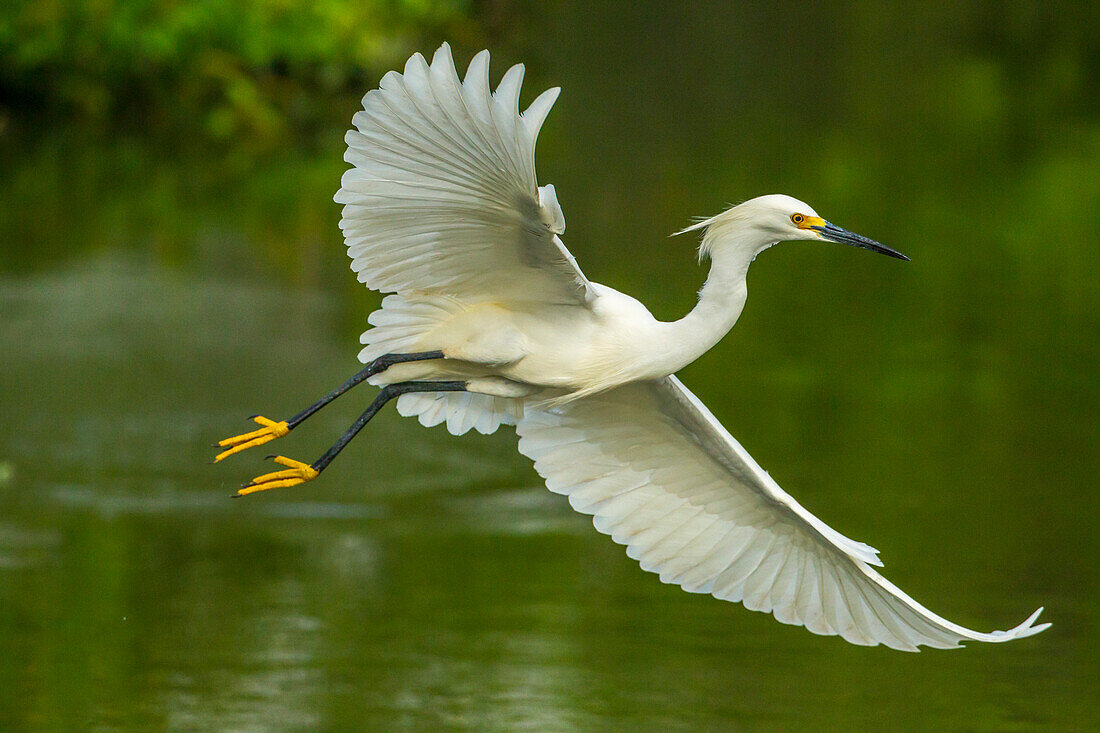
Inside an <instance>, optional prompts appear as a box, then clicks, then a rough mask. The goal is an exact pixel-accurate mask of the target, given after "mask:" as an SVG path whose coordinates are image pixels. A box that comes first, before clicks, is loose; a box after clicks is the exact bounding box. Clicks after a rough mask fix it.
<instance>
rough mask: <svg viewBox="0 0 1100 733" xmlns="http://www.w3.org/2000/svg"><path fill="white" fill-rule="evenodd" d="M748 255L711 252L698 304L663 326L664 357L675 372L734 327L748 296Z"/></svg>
mask: <svg viewBox="0 0 1100 733" xmlns="http://www.w3.org/2000/svg"><path fill="white" fill-rule="evenodd" d="M751 262H752V254H749V255H746V256H740V253H739V252H738V251H736V250H727V249H712V250H711V266H710V273H709V274H708V275H707V281H706V283H705V284H704V285H703V288H702V290H700V291H699V302H698V303H696V304H695V307H694V308H692V310H691V312H690V313H688V314H687V315H686V316H684V317H683V318H681V319H680V320H678V321H674V322H672V323H669V324H667V326H668V329H669V331H670V333H669V334H668V336H669V339H668V343H669V344H670V345H671V348H670V349H669V353H668V356H669V358H670V362H673V363H670V364H669V366H672V367H673V369H672V370H671V371H676V370H678V369H680V368H682V367H684V366H687V365H688V364H690V363H691V362H693V361H695V360H696V359H698V358H699V357H700V356H702V355H703V354H705V353H706V352H707V351H709V350H710V348H711V347H712V346H714V345H715V344H716V343H718V342H719V341H720V340H721V339H722V337H723V336H725V335H726V334H727V333H728V332H729V330H730V329H731V328H733V324H735V323H737V319H738V317H740V315H741V309H742V308H744V306H745V298H746V297H747V296H748V288H747V286H746V282H745V277H746V275H747V274H748V270H749V264H750V263H751Z"/></svg>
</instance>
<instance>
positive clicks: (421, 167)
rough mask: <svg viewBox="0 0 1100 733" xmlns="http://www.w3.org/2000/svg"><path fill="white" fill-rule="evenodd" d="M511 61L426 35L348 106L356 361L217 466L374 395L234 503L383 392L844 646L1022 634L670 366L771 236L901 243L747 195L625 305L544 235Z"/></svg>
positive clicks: (557, 230)
mask: <svg viewBox="0 0 1100 733" xmlns="http://www.w3.org/2000/svg"><path fill="white" fill-rule="evenodd" d="M522 78H523V67H522V66H521V65H517V66H513V67H512V68H511V69H509V70H508V72H507V73H506V74H505V75H504V77H503V79H502V80H501V82H500V84H499V86H498V87H497V89H496V91H495V92H491V90H490V87H489V54H488V52H487V51H482V52H481V53H479V54H477V55H476V56H474V58H473V60H472V61H471V63H470V66H469V70H468V71H467V72H466V76H465V79H459V77H458V74H457V72H456V70H455V65H454V61H453V60H452V58H451V51H450V48H449V47H448V46H447V45H446V44H444V45H443V46H442V47H441V48H440V49H439V50H438V51H437V52H436V54H435V56H434V58H433V59H432V62H431V64H430V65H429V64H428V63H427V62H426V61H425V59H424V58H423V57H422V56H421V55H420V54H416V55H414V56H413V57H412V58H410V59H409V60H408V62H407V63H406V65H405V69H404V73H403V74H400V73H397V72H394V71H391V72H389V73H388V74H386V75H385V76H384V77H383V78H382V81H381V83H380V85H379V89H377V90H374V91H371V92H369V93H368V94H367V95H366V96H365V97H364V98H363V110H362V111H360V112H358V113H357V114H356V115H355V116H354V118H353V123H354V125H355V129H354V130H351V131H350V132H348V134H347V138H346V140H347V144H348V150H347V154H346V156H345V159H346V160H347V162H348V163H350V164H351V165H352V166H353V167H352V168H351V169H350V170H348V171H347V172H346V173H345V174H344V177H343V181H342V187H341V189H340V191H339V192H338V193H337V194H336V197H335V198H336V201H337V202H338V203H341V204H343V205H344V209H343V219H342V220H341V222H340V226H341V228H342V229H343V232H344V236H345V240H346V243H347V248H348V254H349V255H350V256H351V260H352V263H351V267H352V270H354V271H355V272H357V273H358V277H359V280H360V281H361V282H363V283H364V284H365V285H366V286H367V287H369V288H371V289H374V290H378V291H380V292H382V293H388V295H387V296H386V297H385V298H384V299H383V300H382V307H381V309H379V310H376V311H375V312H374V313H372V314H371V315H370V317H369V318H368V321H369V323H371V324H372V325H373V326H374V328H372V329H370V330H368V331H367V332H366V333H364V334H363V338H362V341H363V343H364V344H365V347H364V348H363V350H362V351H361V352H360V354H359V359H360V361H362V362H364V363H365V364H367V367H366V368H365V369H363V370H362V371H360V372H359V373H358V374H356V375H355V376H354V377H352V378H351V379H350V380H348V381H347V382H346V383H345V384H344V385H342V386H341V387H339V388H337V389H336V390H334V391H333V392H332V393H331V394H329V395H328V396H326V397H325V398H324V399H322V400H320V401H319V402H317V403H316V404H314V405H312V406H310V407H309V408H307V409H306V410H304V411H303V412H302V413H300V414H298V415H296V416H294V417H293V418H291V419H289V420H285V421H278V422H277V421H275V420H269V419H267V418H264V417H260V416H256V417H255V418H254V419H255V420H256V422H257V423H259V424H260V425H261V426H262V427H261V428H260V429H259V430H256V431H253V432H251V433H246V434H244V435H240V436H236V437H234V438H228V439H226V440H223V441H221V442H220V443H219V445H221V446H222V447H224V448H226V449H227V450H225V451H224V452H222V453H221V454H219V456H218V457H217V459H215V460H220V459H222V458H224V457H226V456H228V455H231V454H233V453H236V452H239V451H241V450H243V449H245V448H248V447H251V446H254V445H260V444H262V443H265V442H267V441H269V440H272V439H274V438H277V437H280V436H282V435H285V434H286V433H287V432H289V431H290V430H292V429H293V428H294V427H296V426H297V425H298V424H300V423H301V422H302V421H303V420H304V419H305V418H307V417H309V416H310V415H311V414H313V413H314V412H316V411H317V410H318V409H320V408H321V407H323V406H324V405H326V404H328V403H329V402H331V401H332V400H333V399H335V398H336V397H337V396H339V395H340V394H343V393H344V392H345V391H347V390H348V389H350V388H351V387H353V386H355V385H357V384H359V383H361V382H363V381H369V382H370V383H372V384H375V385H378V386H381V387H382V391H381V393H380V394H379V396H378V397H377V398H376V399H375V401H374V402H373V403H372V404H371V406H370V407H369V408H368V409H367V410H366V412H364V413H363V415H362V416H361V417H360V418H359V419H358V420H357V421H356V422H355V423H354V424H353V425H352V426H351V427H350V428H349V429H348V431H347V432H346V433H345V434H344V435H343V436H341V438H340V439H339V440H338V441H337V443H336V444H335V445H334V446H333V447H332V448H331V449H330V450H329V451H328V452H327V453H326V454H325V455H324V456H322V457H321V458H320V459H318V460H317V461H315V462H314V463H312V464H309V465H307V464H305V463H302V462H299V461H295V460H293V459H289V458H285V457H282V456H275V457H274V458H275V460H276V461H277V462H279V463H280V464H282V465H284V466H287V467H288V468H287V470H282V471H275V472H272V473H269V474H265V475H263V476H259V477H257V478H256V479H254V480H253V481H251V482H249V483H247V484H245V485H244V487H243V488H242V489H241V491H240V492H238V495H243V494H247V493H251V492H255V491H262V490H265V489H270V488H275V487H281V486H291V485H294V484H298V483H301V482H303V481H308V480H310V479H313V478H315V477H316V476H317V475H318V474H319V473H320V472H321V471H322V470H323V469H324V468H325V467H326V466H327V465H328V464H329V463H330V462H331V460H332V459H333V458H334V457H335V455H336V454H337V453H338V452H339V451H340V450H341V449H342V448H343V447H344V445H346V444H347V442H348V441H349V440H351V438H352V437H354V436H355V434H356V433H357V432H358V431H359V430H360V429H361V428H362V427H363V425H365V424H366V422H367V421H368V420H370V418H371V417H372V416H373V415H374V414H375V413H377V411H378V410H379V409H380V408H381V407H382V405H384V404H385V403H386V402H387V401H388V400H390V399H393V398H394V397H397V409H398V411H399V412H400V413H401V414H402V415H407V416H412V415H416V416H418V417H419V419H420V422H421V423H423V424H424V425H426V426H431V425H437V424H439V423H442V422H445V423H446V425H447V429H448V430H449V431H450V432H452V433H454V434H456V435H458V434H462V433H465V432H467V431H468V430H470V429H471V428H473V429H475V430H477V431H479V432H481V433H491V432H493V431H494V430H496V429H497V428H498V427H499V426H500V425H502V424H506V425H515V426H516V432H517V433H518V434H519V450H520V452H521V453H523V454H524V455H526V456H528V457H529V458H531V459H533V460H534V463H535V469H536V470H537V471H538V473H539V474H540V475H541V476H542V477H543V478H544V479H545V480H546V485H547V487H548V488H549V489H550V490H551V491H554V492H556V493H559V494H564V495H566V496H567V497H569V503H570V504H571V505H572V506H573V508H574V509H576V510H577V511H580V512H583V513H585V514H590V515H592V521H593V524H594V525H595V527H596V529H597V530H599V531H600V532H603V533H605V534H609V535H611V537H612V539H614V540H615V541H616V542H618V543H620V544H624V545H626V546H627V554H628V555H629V556H630V557H632V558H634V559H636V560H638V561H639V562H640V563H641V566H642V568H643V569H645V570H648V571H650V572H653V573H658V574H660V578H661V580H662V581H664V582H666V583H675V584H676V585H679V586H680V587H682V588H683V589H684V590H686V591H689V592H692V593H709V594H712V595H714V596H715V597H717V598H720V599H724V600H730V601H739V602H741V603H743V604H744V605H745V607H746V608H749V609H751V610H754V611H767V612H771V613H772V614H774V616H775V617H776V619H778V620H779V621H782V622H783V623H787V624H800V625H803V626H805V627H806V628H807V629H809V630H810V631H812V632H814V633H815V634H839V635H840V636H842V637H843V638H845V639H847V640H848V641H850V642H853V643H855V644H864V645H875V644H885V645H887V646H890V647H893V648H895V649H904V650H909V651H917V650H918V646H919V645H926V646H931V647H955V646H958V645H959V643H960V642H963V641H989V642H1001V641H1008V640H1011V639H1018V638H1022V637H1025V636H1031V635H1032V634H1036V633H1038V632H1040V631H1042V630H1043V629H1045V628H1047V627H1048V626H1049V624H1038V625H1036V624H1035V620H1036V618H1037V616H1038V615H1039V612H1040V611H1042V609H1041V608H1040V609H1039V610H1038V611H1036V612H1035V613H1033V614H1032V615H1031V616H1030V617H1028V619H1027V620H1026V621H1024V622H1023V623H1022V624H1020V625H1019V626H1017V627H1015V628H1014V629H1011V630H1009V631H994V632H991V633H982V632H978V631H971V630H970V629H966V628H963V627H962V626H959V625H957V624H954V623H951V622H950V621H948V620H946V619H944V618H941V617H940V616H937V615H936V614H934V613H932V612H931V611H929V610H928V609H927V608H925V607H924V606H922V605H920V604H919V603H917V602H916V601H915V600H913V599H912V598H910V597H909V596H908V595H906V594H905V593H903V592H902V591H901V590H900V589H898V588H897V587H896V586H894V585H893V584H892V583H890V582H889V581H888V580H886V579H885V578H883V577H882V576H881V575H879V574H878V573H877V572H876V571H875V570H874V569H873V568H872V567H871V566H872V565H881V564H882V563H881V562H880V561H879V559H878V552H877V551H876V550H875V549H874V548H872V547H869V546H867V545H865V544H862V543H860V542H856V541H854V540H851V539H848V538H847V537H845V536H843V535H841V534H840V533H839V532H837V531H836V530H834V529H832V528H830V527H829V526H827V525H826V524H825V523H824V522H822V521H821V520H820V519H818V518H817V517H815V516H814V515H812V514H811V513H810V512H808V511H807V510H806V509H804V508H803V507H802V506H801V505H800V504H799V503H798V502H797V501H795V500H794V499H793V498H792V497H791V496H789V495H788V494H787V493H786V492H784V491H783V490H782V489H781V488H780V487H779V485H778V484H776V482H775V481H773V480H772V478H771V477H770V476H769V475H768V474H767V473H766V472H765V471H764V470H763V469H761V468H760V466H759V465H757V463H756V461H754V460H753V459H752V457H751V456H749V454H748V453H747V452H746V451H745V449H744V448H742V447H741V445H740V444H739V443H738V442H737V441H736V440H734V438H733V436H731V435H730V434H729V433H728V432H727V431H726V430H725V428H723V427H722V425H721V424H720V423H719V422H718V420H717V419H715V417H714V416H713V415H712V414H711V413H710V411H709V410H707V408H706V407H705V406H704V405H703V403H702V402H700V401H699V399H698V398H697V397H696V396H695V395H693V394H692V393H691V392H690V391H689V390H688V389H687V387H685V386H684V385H683V384H682V383H681V382H680V380H679V379H677V378H676V376H675V372H676V371H677V370H679V369H681V368H682V367H684V366H686V365H687V364H690V363H691V362H693V361H694V360H695V359H697V358H699V357H700V356H702V355H703V354H704V353H706V351H707V350H709V349H710V348H711V347H712V346H714V345H715V344H716V343H717V342H718V341H719V339H721V338H722V337H723V336H724V335H725V334H726V332H727V331H729V329H730V328H731V327H732V326H733V325H734V323H735V322H736V321H737V318H738V316H739V315H740V313H741V309H742V307H743V306H744V304H745V297H746V286H745V276H746V272H747V271H748V268H749V264H750V263H751V262H752V261H753V259H754V258H755V257H756V256H757V255H758V254H760V252H762V251H763V250H765V249H767V248H768V247H771V246H772V245H773V244H776V243H777V242H781V241H789V240H800V239H802V240H813V241H827V242H842V243H845V244H851V245H855V246H857V247H863V248H865V249H870V250H873V251H876V252H881V253H883V254H887V255H890V256H893V257H897V258H900V259H907V258H906V257H905V256H904V255H902V254H901V253H899V252H896V251H895V250H892V249H890V248H889V247H886V246H884V245H882V244H879V243H877V242H874V241H872V240H870V239H867V238H865V237H861V236H859V235H857V234H853V233H851V232H848V231H846V230H844V229H841V228H840V227H837V226H834V225H833V224H830V223H829V222H827V221H825V220H824V219H822V218H821V217H819V216H818V215H817V213H816V212H815V211H814V210H813V209H812V208H810V207H809V206H808V205H806V204H804V203H802V202H801V201H798V200H796V199H793V198H791V197H789V196H781V195H771V196H761V197H759V198H755V199H752V200H750V201H746V202H744V203H742V204H740V205H737V206H734V207H732V208H730V209H729V210H727V211H725V212H723V213H721V214H718V215H717V216H714V217H712V218H710V219H707V220H705V221H701V222H699V223H698V224H695V225H694V226H691V227H688V229H686V230H684V231H689V230H701V231H702V232H703V237H702V245H701V247H700V249H699V255H700V258H704V257H705V258H709V259H710V262H711V265H710V274H709V275H708V277H707V280H706V284H705V285H704V286H703V288H702V290H701V291H700V293H699V302H698V304H697V305H696V306H695V308H694V309H693V310H692V311H691V312H690V313H688V314H687V315H686V316H684V317H683V318H681V319H680V320H678V321H674V322H671V323H665V322H661V321H658V320H656V319H655V318H654V317H653V316H652V315H651V314H650V313H649V311H648V310H647V309H646V308H645V306H644V305H642V304H641V303H640V302H638V301H637V300H635V299H634V298H631V297H630V296H628V295H624V294H623V293H620V292H617V291H616V290H613V289H611V288H609V287H607V286H604V285H599V284H597V283H593V282H591V281H589V280H588V279H587V278H586V277H585V276H584V275H583V274H582V273H581V271H580V269H579V268H578V266H577V263H576V260H575V259H574V258H573V256H572V255H570V254H569V251H568V250H567V249H566V248H565V245H564V244H563V243H562V241H561V239H560V238H559V237H558V235H559V234H562V233H563V232H564V231H565V217H564V215H563V214H562V210H561V207H560V206H559V205H558V201H557V196H556V193H555V190H554V187H553V186H549V185H548V186H541V187H539V186H538V184H537V182H536V178H535V163H534V153H535V139H536V137H537V136H538V132H539V128H540V127H541V126H542V123H543V121H544V120H545V119H546V116H547V113H548V112H549V111H550V107H551V106H552V105H553V103H554V101H555V99H556V98H557V96H558V92H559V90H558V89H556V88H555V89H550V90H548V91H546V92H544V93H543V94H541V95H540V96H539V97H538V98H537V99H535V101H534V102H532V103H531V105H530V106H529V107H528V108H527V110H526V111H524V112H522V113H521V112H520V111H519V105H518V102H519V92H520V83H521V81H522Z"/></svg>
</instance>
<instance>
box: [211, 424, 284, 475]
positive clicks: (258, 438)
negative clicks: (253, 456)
mask: <svg viewBox="0 0 1100 733" xmlns="http://www.w3.org/2000/svg"><path fill="white" fill-rule="evenodd" d="M252 419H253V420H255V421H256V423H257V424H259V425H263V427H262V428H260V429H259V430H253V431H252V432H251V433H244V434H243V435H234V436H233V437H232V438H226V439H225V440H219V441H218V446H219V447H222V448H229V450H225V451H222V452H221V453H219V454H218V455H216V456H214V463H217V462H218V461H220V460H221V459H223V458H228V457H229V456H231V455H233V454H234V453H240V452H241V451H243V450H244V449H245V448H254V447H256V446H257V445H263V444H264V443H267V442H269V441H272V440H275V439H276V438H281V437H283V436H284V435H286V434H287V433H289V432H290V427H289V426H288V425H287V424H286V421H285V420H284V421H282V422H275V421H274V420H268V419H267V418H266V417H263V416H262V415H256V416H255V417H253V418H252Z"/></svg>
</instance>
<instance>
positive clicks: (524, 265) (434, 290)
mask: <svg viewBox="0 0 1100 733" xmlns="http://www.w3.org/2000/svg"><path fill="white" fill-rule="evenodd" d="M522 81H523V66H522V65H516V66H513V67H512V68H511V69H509V70H508V72H507V73H506V74H505V75H504V78H503V79H502V80H501V82H500V85H499V86H498V87H497V89H496V92H492V93H491V92H490V89H489V52H488V51H482V52H481V53H479V54H477V55H476V56H474V58H473V61H471V62H470V68H469V70H468V71H467V72H466V79H465V80H464V81H462V80H459V78H458V73H457V72H456V71H455V66H454V61H453V60H452V58H451V49H450V47H448V46H447V44H443V46H441V47H440V48H439V50H438V51H436V53H435V56H434V58H433V59H432V63H431V66H429V65H428V64H427V62H426V61H425V60H424V57H423V56H421V55H420V54H415V55H414V56H413V57H412V58H410V59H409V60H408V62H407V63H406V64H405V72H404V74H399V73H397V72H395V71H391V72H390V73H388V74H386V75H385V76H384V77H383V78H382V81H381V83H380V84H379V88H378V89H376V90H373V91H371V92H369V93H368V94H367V95H366V96H365V97H364V98H363V110H362V111H361V112H358V113H356V115H355V117H354V118H353V120H352V121H353V123H354V125H355V127H356V129H355V130H351V131H349V132H348V134H347V138H346V140H347V143H348V151H347V154H346V155H345V160H347V162H348V163H351V164H352V165H353V166H354V167H353V168H352V169H351V170H349V171H347V172H346V173H345V174H344V177H343V180H342V181H341V184H342V187H341V188H340V191H339V192H338V193H337V194H336V197H335V198H336V201H337V203H341V204H344V215H343V218H342V219H341V220H340V228H341V229H343V231H344V239H345V242H346V244H347V247H348V254H349V255H350V256H351V258H352V263H351V268H352V270H354V271H355V272H357V273H358V277H359V280H360V281H361V282H363V283H365V284H366V285H367V287H370V288H372V289H374V290H379V291H381V292H383V293H401V294H408V293H412V292H415V293H419V294H424V293H427V294H433V295H446V296H451V297H455V298H459V299H463V300H485V299H492V300H496V301H504V302H509V301H537V302H549V303H565V304H577V305H583V304H585V303H586V302H587V301H588V300H590V299H591V298H592V297H593V293H592V290H591V287H590V284H589V282H588V281H587V280H586V279H585V277H584V275H583V274H582V273H581V271H580V269H579V268H578V267H577V264H576V261H575V260H574V259H573V257H572V255H570V254H569V251H568V250H567V249H566V248H565V245H564V244H562V241H561V240H560V239H559V238H558V236H557V235H558V234H560V233H562V232H563V231H565V217H564V216H563V215H562V212H561V207H560V206H558V202H557V196H556V193H555V191H554V187H553V186H543V187H542V188H539V187H538V185H537V183H536V180H535V139H536V138H537V137H538V132H539V128H540V127H541V126H542V123H543V120H545V119H546V115H547V113H549V111H550V107H551V106H552V105H553V103H554V100H555V99H557V96H558V91H559V90H558V89H557V88H555V89H550V90H548V91H546V92H543V93H542V94H541V95H540V96H539V97H538V98H537V99H535V101H534V102H532V103H531V105H530V107H528V108H527V110H526V111H525V112H523V113H520V111H519V91H520V84H521V82H522Z"/></svg>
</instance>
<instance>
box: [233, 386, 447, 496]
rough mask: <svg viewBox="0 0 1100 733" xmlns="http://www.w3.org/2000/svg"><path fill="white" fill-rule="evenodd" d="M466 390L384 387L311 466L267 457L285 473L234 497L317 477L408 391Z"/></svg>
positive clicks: (256, 481) (246, 486)
mask: <svg viewBox="0 0 1100 733" xmlns="http://www.w3.org/2000/svg"><path fill="white" fill-rule="evenodd" d="M464 391H466V383H465V382H397V383H395V384H388V385H386V386H385V387H383V388H382V391H381V392H380V393H379V394H378V396H377V397H375V398H374V402H372V403H371V404H370V407H368V408H367V409H366V410H364V411H363V414H362V415H360V416H359V419H358V420H356V421H355V422H354V423H352V425H351V427H349V428H348V429H347V430H345V431H344V434H343V435H341V436H340V437H339V439H337V441H336V442H335V443H334V444H333V445H332V447H331V448H329V449H328V450H327V451H326V452H325V454H324V455H323V456H321V457H320V458H318V459H317V460H316V461H314V462H313V463H311V464H305V463H302V462H301V461H296V460H294V459H292V458H286V457H285V456H268V458H274V459H275V462H276V463H278V464H279V465H282V466H286V467H287V470H285V471H273V472H272V473H266V474H264V475H262V476H257V477H256V478H254V479H252V480H251V481H249V482H248V483H246V484H244V485H243V486H241V488H240V490H239V491H238V492H237V494H236V495H237V496H244V495H245V494H251V493H254V492H257V491H266V490H267V489H276V488H280V487H284V486H295V485H297V484H300V483H302V482H304V481H311V480H313V479H315V478H317V475H318V474H320V473H321V471H324V470H325V467H326V466H328V464H330V463H332V459H334V458H336V455H337V454H338V453H339V452H340V451H342V450H343V449H344V446H346V445H347V444H348V443H350V442H351V439H352V438H354V437H355V436H356V434H358V433H359V431H360V430H362V429H363V426H364V425H366V424H367V423H368V422H370V419H371V418H372V417H374V416H375V415H377V414H378V411H379V410H381V409H382V406H383V405H385V404H386V403H387V402H389V401H390V400H392V399H393V398H394V397H398V396H400V395H403V394H407V393H409V392H464Z"/></svg>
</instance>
